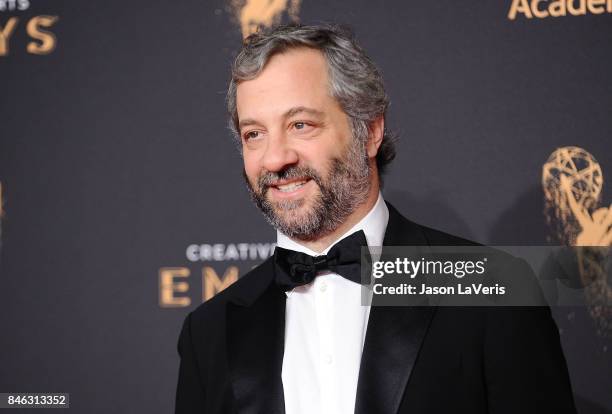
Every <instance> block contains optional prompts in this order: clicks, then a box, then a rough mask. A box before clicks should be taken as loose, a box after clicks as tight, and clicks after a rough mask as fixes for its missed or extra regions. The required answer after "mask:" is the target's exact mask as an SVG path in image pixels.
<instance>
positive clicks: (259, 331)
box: [227, 269, 286, 414]
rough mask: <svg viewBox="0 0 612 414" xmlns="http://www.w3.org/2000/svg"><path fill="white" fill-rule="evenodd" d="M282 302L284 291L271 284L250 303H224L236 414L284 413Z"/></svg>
mask: <svg viewBox="0 0 612 414" xmlns="http://www.w3.org/2000/svg"><path fill="white" fill-rule="evenodd" d="M269 271H272V269H270V270H269ZM285 302H286V298H285V293H284V292H282V291H281V290H280V289H278V288H277V287H276V285H275V284H274V283H271V284H269V286H268V287H267V288H266V289H265V290H264V291H263V293H261V294H260V295H259V296H258V297H257V298H256V299H255V300H254V301H253V302H252V303H250V301H247V302H246V303H244V302H243V303H232V302H230V303H228V304H227V345H228V358H229V368H230V372H231V379H232V389H233V392H234V397H235V399H236V407H237V411H238V412H239V413H240V414H255V413H265V414H268V413H270V414H282V413H284V412H285V402H284V397H283V384H282V379H281V370H282V362H283V353H284V334H285Z"/></svg>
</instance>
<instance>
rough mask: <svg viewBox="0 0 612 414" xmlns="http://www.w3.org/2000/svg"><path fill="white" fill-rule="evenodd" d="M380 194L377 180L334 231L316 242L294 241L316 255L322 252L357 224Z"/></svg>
mask: <svg viewBox="0 0 612 414" xmlns="http://www.w3.org/2000/svg"><path fill="white" fill-rule="evenodd" d="M379 192H380V186H379V184H378V180H374V182H373V183H372V185H371V186H370V191H369V192H368V197H367V199H366V200H365V202H363V203H361V204H360V205H359V206H358V207H357V208H356V209H355V211H353V212H352V213H351V214H350V215H349V216H348V218H347V219H346V220H345V221H344V223H342V224H341V225H340V226H339V227H338V228H336V229H335V230H334V231H332V232H330V233H327V234H325V235H323V236H321V237H319V238H318V239H316V240H295V239H294V241H296V242H298V243H300V244H301V245H303V246H306V247H308V248H309V249H310V250H313V251H315V252H317V253H321V252H323V251H324V250H325V249H327V248H328V247H329V246H331V245H332V244H333V243H334V242H335V241H336V240H338V238H339V237H340V236H342V235H343V234H344V233H346V232H347V231H349V230H350V229H351V228H352V227H353V226H354V225H355V224H357V223H359V221H361V219H363V218H364V217H365V216H366V215H367V214H368V213H369V212H370V210H372V208H373V207H374V205H375V204H376V201H377V200H378V193H379Z"/></svg>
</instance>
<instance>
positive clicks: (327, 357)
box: [323, 354, 332, 365]
mask: <svg viewBox="0 0 612 414" xmlns="http://www.w3.org/2000/svg"><path fill="white" fill-rule="evenodd" d="M323 361H324V362H325V363H326V364H328V365H329V364H331V363H332V356H331V355H329V354H327V355H325V358H323Z"/></svg>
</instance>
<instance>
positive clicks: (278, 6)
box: [230, 0, 301, 38]
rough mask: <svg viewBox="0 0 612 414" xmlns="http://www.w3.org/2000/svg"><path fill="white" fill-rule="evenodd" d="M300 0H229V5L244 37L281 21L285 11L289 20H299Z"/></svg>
mask: <svg viewBox="0 0 612 414" xmlns="http://www.w3.org/2000/svg"><path fill="white" fill-rule="evenodd" d="M300 2H301V0H230V7H231V9H232V11H233V14H234V16H235V17H236V19H237V20H238V22H239V24H240V29H241V30H242V37H243V38H246V37H247V36H249V35H250V34H253V33H255V32H256V31H257V30H259V29H260V28H262V27H271V26H273V25H275V24H278V23H280V22H281V20H282V18H283V14H284V12H285V11H286V12H287V15H288V16H289V19H290V20H291V21H294V22H297V21H298V20H299V17H298V14H299V12H300Z"/></svg>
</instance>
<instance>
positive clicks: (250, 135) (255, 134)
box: [244, 131, 259, 141]
mask: <svg viewBox="0 0 612 414" xmlns="http://www.w3.org/2000/svg"><path fill="white" fill-rule="evenodd" d="M258 136H259V132H258V131H249V132H247V133H246V134H244V139H245V140H246V141H248V140H250V139H254V138H257V137H258Z"/></svg>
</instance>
